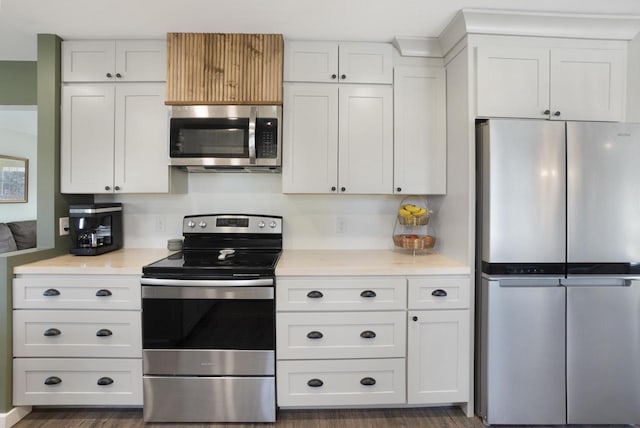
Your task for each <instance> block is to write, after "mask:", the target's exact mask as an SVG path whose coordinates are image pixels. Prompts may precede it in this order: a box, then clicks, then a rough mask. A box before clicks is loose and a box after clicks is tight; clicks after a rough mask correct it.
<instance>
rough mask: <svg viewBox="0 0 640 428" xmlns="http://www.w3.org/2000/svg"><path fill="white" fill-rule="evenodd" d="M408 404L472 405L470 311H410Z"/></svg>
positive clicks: (408, 328)
mask: <svg viewBox="0 0 640 428" xmlns="http://www.w3.org/2000/svg"><path fill="white" fill-rule="evenodd" d="M408 315H409V320H408V327H407V330H408V332H407V342H408V344H407V402H408V403H409V404H436V403H455V402H467V401H469V364H470V362H469V352H470V349H469V341H470V338H469V311H468V310H457V311H409V313H408Z"/></svg>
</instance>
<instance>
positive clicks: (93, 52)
mask: <svg viewBox="0 0 640 428" xmlns="http://www.w3.org/2000/svg"><path fill="white" fill-rule="evenodd" d="M166 68H167V65H166V42H165V41H164V40H71V41H64V42H62V80H63V81H64V82H163V81H165V80H166Z"/></svg>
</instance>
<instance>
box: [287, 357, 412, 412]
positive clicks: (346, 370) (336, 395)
mask: <svg viewBox="0 0 640 428" xmlns="http://www.w3.org/2000/svg"><path fill="white" fill-rule="evenodd" d="M277 379H278V405H279V406H284V407H286V406H301V407H315V406H345V405H369V404H402V403H404V402H405V382H404V379H405V364H404V358H391V359H379V360H374V359H364V360H359V359H354V360H320V361H278V365H277Z"/></svg>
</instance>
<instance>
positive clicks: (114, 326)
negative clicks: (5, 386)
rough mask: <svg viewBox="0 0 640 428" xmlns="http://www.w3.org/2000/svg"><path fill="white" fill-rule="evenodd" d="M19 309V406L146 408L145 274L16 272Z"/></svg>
mask: <svg viewBox="0 0 640 428" xmlns="http://www.w3.org/2000/svg"><path fill="white" fill-rule="evenodd" d="M13 307H14V310H13V356H14V359H13V404H14V405H16V406H19V405H65V406H75V405H79V406H83V405H123V406H124V405H136V406H140V405H142V329H141V317H140V310H141V301H140V277H139V276H137V275H44V274H39V275H38V274H25V275H18V276H17V277H16V278H14V281H13ZM116 309H118V310H116Z"/></svg>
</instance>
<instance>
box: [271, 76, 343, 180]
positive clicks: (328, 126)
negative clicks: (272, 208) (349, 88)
mask: <svg viewBox="0 0 640 428" xmlns="http://www.w3.org/2000/svg"><path fill="white" fill-rule="evenodd" d="M284 100H285V103H284V110H283V120H284V124H285V127H286V128H285V129H284V132H283V135H284V153H283V156H282V162H283V165H282V191H283V192H284V193H332V192H336V189H337V186H338V87H337V85H323V84H297V83H287V84H285V85H284Z"/></svg>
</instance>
